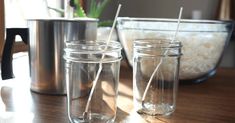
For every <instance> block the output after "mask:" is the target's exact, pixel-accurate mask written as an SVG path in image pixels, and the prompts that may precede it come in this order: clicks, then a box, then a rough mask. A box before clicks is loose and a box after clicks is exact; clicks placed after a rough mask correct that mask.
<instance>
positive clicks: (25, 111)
mask: <svg viewBox="0 0 235 123" xmlns="http://www.w3.org/2000/svg"><path fill="white" fill-rule="evenodd" d="M0 88H1V93H0V97H1V98H0V123H3V121H4V120H5V121H6V120H8V122H7V123H10V120H12V121H13V120H15V123H68V122H69V121H68V118H67V110H66V96H53V95H43V94H37V93H34V92H31V91H30V80H29V78H27V77H16V78H15V79H10V80H7V81H2V82H0ZM116 122H117V123H119V122H120V123H150V122H151V123H165V122H166V123H194V122H195V123H235V69H234V68H219V69H218V71H217V74H216V76H214V77H212V78H210V79H209V80H207V81H206V82H204V83H201V84H192V85H180V86H179V93H178V100H177V108H176V111H175V112H174V113H173V115H172V116H170V117H160V118H159V117H146V116H140V115H138V114H137V113H135V112H134V111H133V105H132V70H131V69H130V68H129V67H127V66H125V65H124V66H121V72H120V84H119V97H118V110H117V118H116Z"/></svg>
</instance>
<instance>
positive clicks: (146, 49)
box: [133, 39, 182, 116]
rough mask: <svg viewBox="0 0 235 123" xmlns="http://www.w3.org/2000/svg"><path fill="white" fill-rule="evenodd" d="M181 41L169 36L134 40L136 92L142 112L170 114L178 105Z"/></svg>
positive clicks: (137, 106) (136, 101) (136, 105)
mask: <svg viewBox="0 0 235 123" xmlns="http://www.w3.org/2000/svg"><path fill="white" fill-rule="evenodd" d="M181 47H182V45H181V43H180V42H178V41H171V40H168V39H140V40H135V41H134V54H133V55H134V57H133V60H134V61H133V63H134V64H133V95H134V109H135V110H136V111H137V112H138V113H139V114H147V115H153V116H156V115H164V116H165V115H170V114H171V113H172V112H174V110H175V108H176V98H177V90H178V80H179V66H180V57H181V55H182V54H181Z"/></svg>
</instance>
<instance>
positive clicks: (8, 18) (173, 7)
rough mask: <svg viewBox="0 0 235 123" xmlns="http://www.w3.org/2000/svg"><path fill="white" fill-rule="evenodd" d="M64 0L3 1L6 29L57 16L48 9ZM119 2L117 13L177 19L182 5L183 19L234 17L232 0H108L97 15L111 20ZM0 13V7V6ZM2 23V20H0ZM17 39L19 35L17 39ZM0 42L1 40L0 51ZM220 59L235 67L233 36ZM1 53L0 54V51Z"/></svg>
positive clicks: (84, 2)
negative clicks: (40, 18) (120, 6)
mask: <svg viewBox="0 0 235 123" xmlns="http://www.w3.org/2000/svg"><path fill="white" fill-rule="evenodd" d="M65 1H66V0H5V3H4V4H5V15H4V14H1V16H5V24H4V25H5V28H11V27H25V26H26V21H25V18H31V17H35V16H36V17H37V18H38V17H46V16H50V17H58V16H61V15H60V14H58V13H57V12H55V11H53V10H50V9H48V8H47V7H53V8H61V9H63V8H64V2H65ZM81 1H82V2H83V6H84V8H86V9H88V8H89V5H90V3H89V1H90V0H81ZM118 4H122V9H121V12H120V15H119V16H122V17H124V16H126V17H127V16H128V17H150V18H177V16H178V12H179V8H180V7H181V6H182V7H184V11H183V15H182V18H184V19H207V20H234V18H235V10H234V8H235V1H234V0H111V2H110V3H109V4H108V6H107V7H106V8H105V10H104V12H103V14H102V15H101V17H100V18H99V19H100V20H101V21H104V20H113V18H114V16H115V13H116V9H117V6H118ZM0 8H1V13H3V12H2V11H3V7H2V6H1V7H0ZM0 23H1V25H3V22H2V20H1V21H0ZM16 40H17V41H19V42H20V40H21V39H20V38H16ZM2 44H3V41H0V51H1V50H2V48H1V47H2V46H1V45H2ZM225 52H226V53H225V55H224V57H223V60H222V62H221V65H220V66H222V67H235V39H234V36H233V39H232V40H231V41H230V43H229V46H228V48H227V49H226V51H225ZM0 55H1V54H0Z"/></svg>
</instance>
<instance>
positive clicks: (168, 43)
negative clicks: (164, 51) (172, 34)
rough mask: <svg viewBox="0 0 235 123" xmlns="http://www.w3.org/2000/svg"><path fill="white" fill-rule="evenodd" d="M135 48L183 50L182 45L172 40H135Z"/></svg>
mask: <svg viewBox="0 0 235 123" xmlns="http://www.w3.org/2000/svg"><path fill="white" fill-rule="evenodd" d="M134 47H136V48H137V47H138V48H181V47H182V43H181V42H180V41H178V40H172V39H160V38H156V39H154V38H149V39H135V40H134Z"/></svg>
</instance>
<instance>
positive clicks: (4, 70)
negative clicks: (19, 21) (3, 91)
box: [1, 28, 29, 80]
mask: <svg viewBox="0 0 235 123" xmlns="http://www.w3.org/2000/svg"><path fill="white" fill-rule="evenodd" d="M16 35H20V36H21V38H22V40H23V42H24V43H25V44H28V39H29V30H28V28H7V29H6V41H5V45H4V49H3V53H2V64H1V74H2V80H5V79H10V78H13V77H14V74H13V70H12V55H13V54H12V51H13V49H12V47H13V45H14V42H15V36H16Z"/></svg>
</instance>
